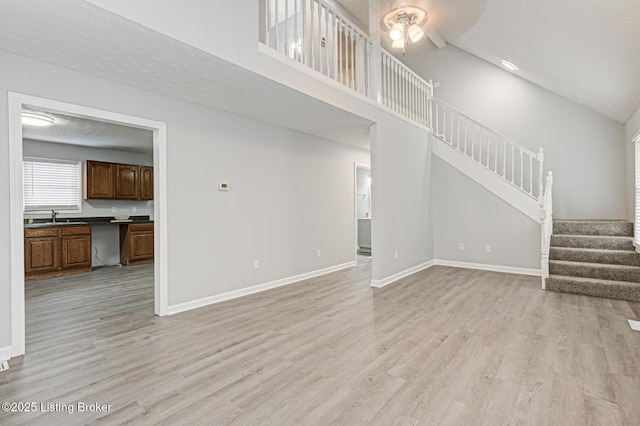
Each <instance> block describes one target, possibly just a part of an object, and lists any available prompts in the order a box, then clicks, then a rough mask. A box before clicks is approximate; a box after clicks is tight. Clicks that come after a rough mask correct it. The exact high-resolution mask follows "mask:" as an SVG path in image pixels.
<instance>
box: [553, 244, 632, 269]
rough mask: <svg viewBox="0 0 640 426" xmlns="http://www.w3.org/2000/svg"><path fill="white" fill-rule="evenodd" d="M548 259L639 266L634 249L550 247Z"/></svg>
mask: <svg viewBox="0 0 640 426" xmlns="http://www.w3.org/2000/svg"><path fill="white" fill-rule="evenodd" d="M549 259H551V260H565V261H569V262H584V263H602V264H612V265H631V266H640V253H637V252H636V251H635V250H607V249H599V248H576V247H551V249H550V252H549Z"/></svg>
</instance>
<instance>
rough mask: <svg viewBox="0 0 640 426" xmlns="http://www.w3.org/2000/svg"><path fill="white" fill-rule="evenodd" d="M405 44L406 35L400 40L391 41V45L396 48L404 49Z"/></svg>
mask: <svg viewBox="0 0 640 426" xmlns="http://www.w3.org/2000/svg"><path fill="white" fill-rule="evenodd" d="M404 46H405V41H404V37H401V38H400V39H398V40H394V41H393V43H391V47H393V48H394V49H404Z"/></svg>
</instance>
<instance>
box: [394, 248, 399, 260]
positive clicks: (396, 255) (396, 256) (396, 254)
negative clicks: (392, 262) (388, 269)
mask: <svg viewBox="0 0 640 426" xmlns="http://www.w3.org/2000/svg"><path fill="white" fill-rule="evenodd" d="M393 257H394V258H395V259H396V260H398V257H399V255H398V250H396V251H395V252H394V253H393Z"/></svg>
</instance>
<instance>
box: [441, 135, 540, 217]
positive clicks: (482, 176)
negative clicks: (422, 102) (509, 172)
mask: <svg viewBox="0 0 640 426" xmlns="http://www.w3.org/2000/svg"><path fill="white" fill-rule="evenodd" d="M431 139H432V141H433V142H432V143H431V146H432V152H433V154H435V155H437V156H438V157H440V158H441V159H443V160H444V161H446V162H447V163H449V164H450V165H451V166H453V167H455V168H456V169H458V170H459V171H460V172H462V173H463V174H465V175H467V176H469V177H470V178H471V179H472V180H474V181H475V182H476V183H478V184H480V185H481V186H484V187H485V188H487V189H488V190H489V191H491V192H492V193H493V194H495V195H496V196H497V197H499V198H501V199H502V200H504V201H505V202H506V203H507V204H509V205H511V206H512V207H513V208H515V209H516V210H518V211H520V212H522V213H523V214H525V215H526V216H528V217H529V218H530V219H531V220H533V221H535V222H536V223H541V220H540V206H539V204H538V200H536V199H535V198H532V197H530V196H529V195H527V194H526V193H524V192H523V191H521V190H520V189H518V188H516V187H515V186H513V185H512V184H510V183H509V182H507V181H506V180H504V179H502V178H501V177H500V176H498V175H496V174H495V173H494V172H492V171H490V170H489V169H487V168H486V167H484V166H482V165H480V164H478V163H477V162H475V161H473V160H471V159H470V158H469V157H467V156H466V155H465V154H463V153H461V152H460V151H458V150H457V149H456V148H454V147H452V146H451V145H449V144H447V143H445V142H443V141H442V140H441V139H440V138H437V137H432V138H431Z"/></svg>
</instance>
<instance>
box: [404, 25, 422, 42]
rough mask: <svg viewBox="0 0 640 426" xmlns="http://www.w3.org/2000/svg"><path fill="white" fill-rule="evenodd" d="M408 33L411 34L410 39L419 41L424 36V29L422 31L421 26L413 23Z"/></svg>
mask: <svg viewBox="0 0 640 426" xmlns="http://www.w3.org/2000/svg"><path fill="white" fill-rule="evenodd" d="M407 33H408V34H409V39H410V40H411V41H412V42H413V43H417V42H418V41H420V40H421V39H422V37H424V31H422V28H420V27H419V26H417V25H416V24H412V25H411V26H410V27H409V29H408V30H407Z"/></svg>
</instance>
